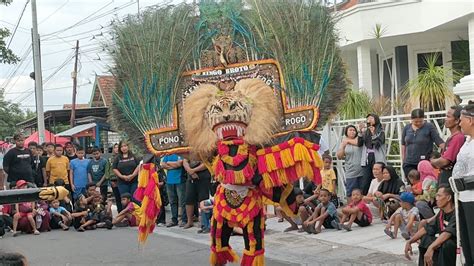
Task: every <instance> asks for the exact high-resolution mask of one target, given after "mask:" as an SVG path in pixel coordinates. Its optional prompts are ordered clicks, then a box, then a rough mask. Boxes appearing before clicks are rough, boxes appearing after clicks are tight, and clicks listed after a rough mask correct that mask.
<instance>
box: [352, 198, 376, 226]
mask: <svg viewBox="0 0 474 266" xmlns="http://www.w3.org/2000/svg"><path fill="white" fill-rule="evenodd" d="M349 207H351V208H354V207H357V208H359V210H360V211H361V212H362V213H363V214H365V215H366V216H367V220H369V223H372V212H371V211H370V209H369V206H367V204H366V203H365V202H364V201H363V200H361V201H359V202H358V203H357V204H354V202H351V203H350V204H349Z"/></svg>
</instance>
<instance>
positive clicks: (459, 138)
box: [441, 131, 464, 165]
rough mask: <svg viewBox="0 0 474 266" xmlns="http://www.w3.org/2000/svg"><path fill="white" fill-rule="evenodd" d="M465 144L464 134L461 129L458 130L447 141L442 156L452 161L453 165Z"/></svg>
mask: <svg viewBox="0 0 474 266" xmlns="http://www.w3.org/2000/svg"><path fill="white" fill-rule="evenodd" d="M463 144H464V135H463V134H462V133H461V131H458V132H456V133H454V134H453V135H451V136H450V137H449V138H448V140H447V141H446V148H445V149H444V151H443V153H442V154H441V157H442V158H444V159H446V160H448V161H450V162H451V163H452V164H453V165H454V163H455V162H456V157H457V156H458V153H459V150H460V149H461V147H462V145H463Z"/></svg>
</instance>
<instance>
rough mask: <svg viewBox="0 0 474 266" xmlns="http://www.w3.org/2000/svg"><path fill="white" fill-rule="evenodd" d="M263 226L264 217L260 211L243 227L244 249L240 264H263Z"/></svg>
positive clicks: (254, 265)
mask: <svg viewBox="0 0 474 266" xmlns="http://www.w3.org/2000/svg"><path fill="white" fill-rule="evenodd" d="M264 228H265V219H264V218H263V212H262V211H261V212H260V214H259V215H257V216H256V217H255V218H254V219H253V221H250V222H249V223H248V224H247V226H246V227H244V241H245V249H244V256H243V257H242V262H241V266H263V265H265V258H264V252H265V249H264V245H263V233H264V230H265V229H264Z"/></svg>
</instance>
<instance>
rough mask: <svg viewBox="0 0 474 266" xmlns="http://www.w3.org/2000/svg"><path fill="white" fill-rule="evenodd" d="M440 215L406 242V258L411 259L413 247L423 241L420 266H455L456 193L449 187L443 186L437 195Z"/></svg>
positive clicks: (420, 248) (419, 246)
mask: <svg viewBox="0 0 474 266" xmlns="http://www.w3.org/2000/svg"><path fill="white" fill-rule="evenodd" d="M436 203H437V205H438V207H439V208H440V211H439V213H438V214H437V215H436V216H435V217H433V218H431V219H429V221H428V223H427V224H426V225H425V226H424V227H420V228H419V229H418V232H417V233H416V234H415V235H414V236H412V238H410V240H408V241H407V242H406V245H405V257H406V258H407V259H411V257H410V256H411V255H413V251H412V248H411V245H412V244H413V243H416V242H417V241H418V240H420V239H421V241H420V244H419V245H418V249H419V250H420V256H419V264H418V265H425V266H431V265H439V266H447V265H455V262H456V214H455V211H454V192H453V190H452V189H451V188H450V187H449V185H441V186H440V187H439V190H438V192H437V193H436Z"/></svg>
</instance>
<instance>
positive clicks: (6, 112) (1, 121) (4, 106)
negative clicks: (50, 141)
mask: <svg viewBox="0 0 474 266" xmlns="http://www.w3.org/2000/svg"><path fill="white" fill-rule="evenodd" d="M24 119H25V115H24V112H23V111H22V110H21V109H20V106H19V105H18V104H16V103H12V102H11V101H8V100H6V99H5V96H4V91H3V89H0V139H2V140H3V139H5V137H8V136H12V135H13V134H14V133H15V132H16V131H17V130H18V128H17V126H16V124H18V123H20V122H21V121H23V120H24Z"/></svg>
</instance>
